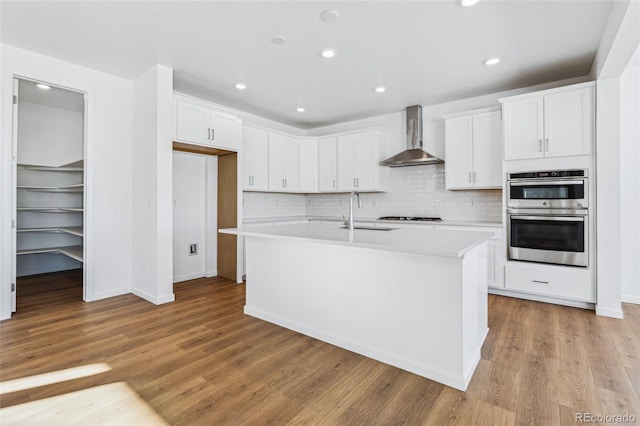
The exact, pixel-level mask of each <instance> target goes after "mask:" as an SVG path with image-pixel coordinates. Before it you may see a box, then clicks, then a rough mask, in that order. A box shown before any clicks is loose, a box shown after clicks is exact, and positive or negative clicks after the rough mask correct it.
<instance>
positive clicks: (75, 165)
mask: <svg viewBox="0 0 640 426" xmlns="http://www.w3.org/2000/svg"><path fill="white" fill-rule="evenodd" d="M18 168H19V169H24V170H39V171H48V172H82V171H84V160H79V161H74V162H72V163H68V164H63V165H61V166H57V167H56V166H40V165H37V164H18Z"/></svg>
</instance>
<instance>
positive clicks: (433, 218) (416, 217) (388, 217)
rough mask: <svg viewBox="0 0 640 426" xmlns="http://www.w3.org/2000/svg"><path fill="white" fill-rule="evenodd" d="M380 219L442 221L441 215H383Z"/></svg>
mask: <svg viewBox="0 0 640 426" xmlns="http://www.w3.org/2000/svg"><path fill="white" fill-rule="evenodd" d="M378 220H410V221H418V222H440V221H441V220H442V219H440V218H439V217H420V216H382V217H379V218H378Z"/></svg>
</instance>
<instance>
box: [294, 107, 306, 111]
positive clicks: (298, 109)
mask: <svg viewBox="0 0 640 426" xmlns="http://www.w3.org/2000/svg"><path fill="white" fill-rule="evenodd" d="M296 111H298V112H305V111H306V109H304V108H302V107H298V108H296Z"/></svg>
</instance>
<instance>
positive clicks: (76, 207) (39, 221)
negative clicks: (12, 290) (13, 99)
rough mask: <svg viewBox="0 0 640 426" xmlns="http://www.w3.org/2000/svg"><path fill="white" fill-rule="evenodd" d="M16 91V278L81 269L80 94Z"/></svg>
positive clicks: (27, 85) (25, 85)
mask: <svg viewBox="0 0 640 426" xmlns="http://www.w3.org/2000/svg"><path fill="white" fill-rule="evenodd" d="M18 89H19V90H18V93H19V95H18V122H17V124H18V127H17V162H18V167H17V173H16V208H17V211H16V218H17V220H16V222H17V223H16V225H17V226H16V227H17V230H16V256H17V258H16V276H17V277H21V276H26V275H34V274H41V273H46V272H55V271H62V270H68V269H76V268H82V260H83V239H84V226H83V216H84V209H83V206H84V161H83V159H84V95H82V94H80V93H76V92H72V91H67V90H63V89H58V88H50V89H48V90H44V89H41V88H38V87H37V86H36V84H35V83H34V82H31V81H26V80H19V86H18Z"/></svg>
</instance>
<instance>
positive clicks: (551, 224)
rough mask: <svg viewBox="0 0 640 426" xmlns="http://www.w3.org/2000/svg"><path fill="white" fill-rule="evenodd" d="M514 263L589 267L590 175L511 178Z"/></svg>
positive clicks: (560, 172)
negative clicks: (517, 261) (516, 261)
mask: <svg viewBox="0 0 640 426" xmlns="http://www.w3.org/2000/svg"><path fill="white" fill-rule="evenodd" d="M507 220H508V228H507V230H508V240H509V250H508V253H509V259H510V260H519V261H525V262H537V263H549V264H557V265H567V266H577V267H586V266H588V265H589V176H588V170H586V169H579V170H549V171H534V172H520V173H509V174H508V175H507Z"/></svg>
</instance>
